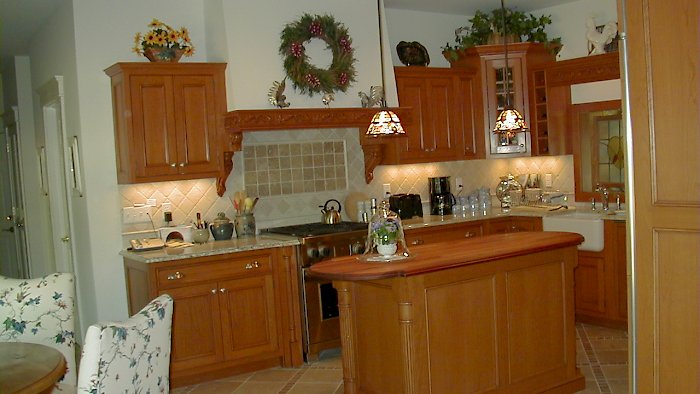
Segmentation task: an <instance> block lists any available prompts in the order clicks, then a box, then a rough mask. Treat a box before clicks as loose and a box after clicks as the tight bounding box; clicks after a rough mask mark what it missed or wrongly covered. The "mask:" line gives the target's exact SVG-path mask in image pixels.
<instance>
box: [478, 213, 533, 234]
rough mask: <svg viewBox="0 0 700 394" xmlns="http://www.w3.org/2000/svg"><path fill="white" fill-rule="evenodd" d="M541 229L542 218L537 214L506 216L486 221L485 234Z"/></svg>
mask: <svg viewBox="0 0 700 394" xmlns="http://www.w3.org/2000/svg"><path fill="white" fill-rule="evenodd" d="M521 231H542V218H541V217H537V216H508V217H504V218H498V219H491V220H489V221H488V222H487V231H486V233H487V234H503V233H516V232H521Z"/></svg>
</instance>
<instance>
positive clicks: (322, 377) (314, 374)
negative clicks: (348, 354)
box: [298, 369, 343, 383]
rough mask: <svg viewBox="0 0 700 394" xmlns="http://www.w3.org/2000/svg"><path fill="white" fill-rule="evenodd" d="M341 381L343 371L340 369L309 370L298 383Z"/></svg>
mask: <svg viewBox="0 0 700 394" xmlns="http://www.w3.org/2000/svg"><path fill="white" fill-rule="evenodd" d="M341 380H343V371H342V370H340V369H309V370H307V371H306V372H304V374H303V375H301V378H299V380H298V381H299V382H324V383H332V382H337V383H340V381H341Z"/></svg>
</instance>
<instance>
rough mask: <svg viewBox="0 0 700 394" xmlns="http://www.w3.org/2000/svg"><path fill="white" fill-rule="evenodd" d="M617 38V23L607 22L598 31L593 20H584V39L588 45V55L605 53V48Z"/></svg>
mask: <svg viewBox="0 0 700 394" xmlns="http://www.w3.org/2000/svg"><path fill="white" fill-rule="evenodd" d="M615 36H617V22H608V23H606V24H605V25H604V26H603V29H602V31H598V29H597V28H596V25H595V21H594V20H593V18H588V19H587V20H586V39H587V40H588V42H589V43H590V49H589V51H588V54H589V55H601V54H603V53H605V46H606V45H608V44H610V43H611V42H612V41H613V39H614V38H615Z"/></svg>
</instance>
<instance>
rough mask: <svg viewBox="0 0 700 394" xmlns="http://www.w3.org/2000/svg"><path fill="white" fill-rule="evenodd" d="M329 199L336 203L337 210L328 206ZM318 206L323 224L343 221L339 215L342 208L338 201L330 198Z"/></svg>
mask: <svg viewBox="0 0 700 394" xmlns="http://www.w3.org/2000/svg"><path fill="white" fill-rule="evenodd" d="M331 201H334V202H335V203H336V204H338V210H337V211H336V210H335V208H334V207H328V203H330V202H331ZM318 207H319V208H322V209H321V213H322V214H323V219H322V221H323V223H324V224H336V223H340V222H342V221H343V219H342V218H341V217H340V210H341V209H342V208H341V206H340V201H338V200H335V199H332V198H331V199H330V200H328V201H326V203H325V204H324V205H319V206H318Z"/></svg>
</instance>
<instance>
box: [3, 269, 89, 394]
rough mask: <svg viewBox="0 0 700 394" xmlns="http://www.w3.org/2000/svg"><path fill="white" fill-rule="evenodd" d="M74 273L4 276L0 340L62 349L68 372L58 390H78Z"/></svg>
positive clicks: (60, 382)
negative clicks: (18, 277)
mask: <svg viewBox="0 0 700 394" xmlns="http://www.w3.org/2000/svg"><path fill="white" fill-rule="evenodd" d="M74 283H75V282H74V280H73V274H70V273H56V274H51V275H48V276H45V277H43V278H36V279H12V278H6V277H4V276H0V322H2V325H0V342H30V343H39V344H42V345H47V346H51V347H53V348H56V349H58V350H59V351H60V352H61V353H62V354H63V357H65V359H66V367H67V370H66V373H65V375H63V378H62V379H61V380H60V381H59V385H58V391H67V392H71V391H75V383H76V370H75V318H74V310H75V304H74V298H75V286H74Z"/></svg>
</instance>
